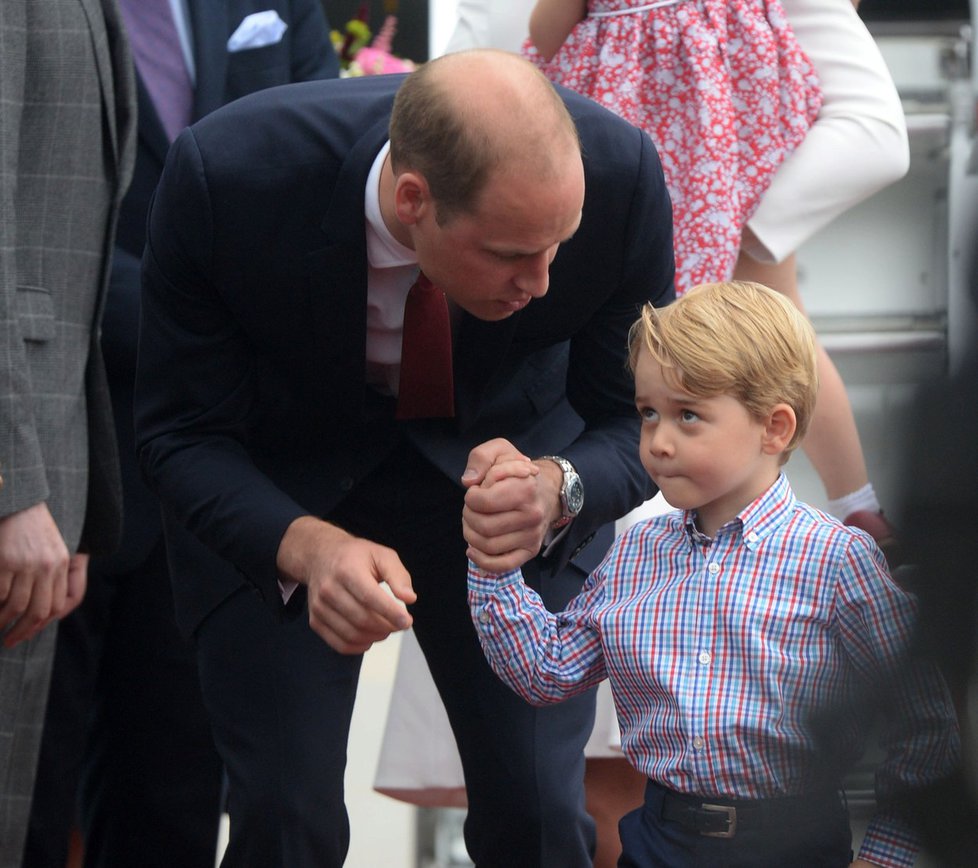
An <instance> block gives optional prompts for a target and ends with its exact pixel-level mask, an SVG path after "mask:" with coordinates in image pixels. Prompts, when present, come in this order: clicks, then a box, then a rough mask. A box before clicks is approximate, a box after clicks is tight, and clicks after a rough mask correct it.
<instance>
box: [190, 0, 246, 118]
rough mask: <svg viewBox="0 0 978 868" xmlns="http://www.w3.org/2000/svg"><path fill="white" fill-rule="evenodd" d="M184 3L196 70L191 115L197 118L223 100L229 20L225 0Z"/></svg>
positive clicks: (194, 0)
mask: <svg viewBox="0 0 978 868" xmlns="http://www.w3.org/2000/svg"><path fill="white" fill-rule="evenodd" d="M188 5H189V7H190V26H191V30H192V31H193V46H194V62H195V66H196V71H197V81H196V84H195V85H194V109H193V119H194V120H197V119H198V118H202V117H203V116H204V115H206V114H208V113H210V112H212V111H214V109H216V108H220V107H221V105H223V104H224V101H225V95H224V94H225V84H226V82H225V79H226V77H227V68H228V49H227V41H228V36H229V35H230V29H229V28H230V24H229V22H228V6H227V0H208V2H201V0H190V2H189V3H188ZM236 25H237V22H235V26H236Z"/></svg>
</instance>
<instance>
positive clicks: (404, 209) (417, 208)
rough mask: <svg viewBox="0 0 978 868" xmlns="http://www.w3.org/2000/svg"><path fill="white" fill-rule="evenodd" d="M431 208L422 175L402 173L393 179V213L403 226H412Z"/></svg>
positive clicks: (428, 192)
mask: <svg viewBox="0 0 978 868" xmlns="http://www.w3.org/2000/svg"><path fill="white" fill-rule="evenodd" d="M431 208H432V201H431V193H430V191H429V190H428V182H427V181H426V180H425V178H424V175H422V174H420V173H418V172H402V173H401V174H400V175H398V176H397V177H396V178H395V179H394V213H395V214H396V215H397V219H398V220H399V221H400V222H401V223H402V224H404V225H405V226H413V225H414V224H415V223H417V222H418V221H419V220H421V219H422V218H423V217H424V216H425V214H427V213H428V211H429V210H430V209H431Z"/></svg>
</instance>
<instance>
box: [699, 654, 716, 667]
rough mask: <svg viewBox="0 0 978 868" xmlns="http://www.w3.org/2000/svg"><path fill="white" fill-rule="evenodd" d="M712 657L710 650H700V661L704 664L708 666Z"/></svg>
mask: <svg viewBox="0 0 978 868" xmlns="http://www.w3.org/2000/svg"><path fill="white" fill-rule="evenodd" d="M712 659H713V658H712V657H711V656H710V652H709V651H700V656H699V661H700V663H702V664H703V665H704V666H706V664H707V663H709V662H710V661H711V660H712Z"/></svg>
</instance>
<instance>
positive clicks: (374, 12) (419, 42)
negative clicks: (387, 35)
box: [323, 0, 428, 63]
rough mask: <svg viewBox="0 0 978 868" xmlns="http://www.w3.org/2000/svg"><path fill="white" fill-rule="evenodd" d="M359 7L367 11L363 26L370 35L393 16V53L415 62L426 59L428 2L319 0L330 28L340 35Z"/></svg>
mask: <svg viewBox="0 0 978 868" xmlns="http://www.w3.org/2000/svg"><path fill="white" fill-rule="evenodd" d="M361 7H365V8H366V9H367V11H368V17H367V23H368V25H369V26H370V32H371V33H372V34H374V35H376V34H377V32H378V31H379V30H380V28H381V25H382V24H383V23H384V19H385V18H386V17H387V15H396V16H397V33H396V34H395V36H394V42H393V46H392V49H391V50H392V52H393V53H394V54H396V55H397V56H398V57H405V58H408V59H410V60H413V61H415V62H416V63H420V62H422V61H424V60H427V59H428V0H370V2H364V0H323V8H324V9H325V10H326V17H327V18H328V19H329V25H330V27H331V28H333V29H334V30H339V31H341V32H342V30H343V28H344V26H345V25H346V22H347V21H349V20H350V19H351V18H355V17H357V12H358V11H359V10H360V8H361Z"/></svg>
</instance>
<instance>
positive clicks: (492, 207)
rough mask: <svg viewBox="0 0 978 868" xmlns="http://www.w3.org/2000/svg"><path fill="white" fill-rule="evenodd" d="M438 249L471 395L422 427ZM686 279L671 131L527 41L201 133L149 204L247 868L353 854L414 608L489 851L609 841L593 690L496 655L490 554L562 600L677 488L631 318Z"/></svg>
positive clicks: (240, 106) (150, 424)
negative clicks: (482, 595)
mask: <svg viewBox="0 0 978 868" xmlns="http://www.w3.org/2000/svg"><path fill="white" fill-rule="evenodd" d="M419 268H420V269H421V270H422V271H423V272H424V273H425V274H426V275H427V277H428V278H429V279H430V280H431V281H432V282H433V283H434V285H435V286H436V287H438V288H439V289H440V290H442V291H443V292H444V294H445V296H446V298H447V299H448V302H449V306H450V308H451V314H452V338H453V371H454V398H455V407H454V416H452V417H451V418H423V419H414V420H410V421H399V420H397V419H396V418H395V405H396V400H397V395H396V392H397V384H398V369H399V365H400V351H401V329H402V323H403V305H404V299H405V298H406V295H407V292H408V289H409V287H410V286H411V285H412V283H413V282H414V281H415V278H416V276H417V274H418V271H419ZM672 279H673V260H672V229H671V209H670V204H669V199H668V195H667V193H666V189H665V186H664V183H663V179H662V172H661V168H660V165H659V161H658V158H657V155H656V153H655V149H654V147H653V145H652V143H651V141H650V140H649V138H648V137H647V136H645V135H644V134H643V133H641V132H640V131H639V130H637V129H635V128H634V127H632V126H630V125H628V124H626V123H625V122H623V121H621V120H620V119H618V118H616V117H615V116H613V115H612V114H611V113H609V112H607V111H605V110H603V109H601V108H600V107H598V106H596V105H595V104H594V103H591V102H590V101H588V100H586V99H584V98H581V97H578V96H575V95H573V94H570V93H569V92H563V91H562V92H561V93H560V94H558V93H557V91H555V90H554V89H553V87H552V85H551V84H550V83H549V82H547V81H546V79H545V78H543V77H542V76H541V75H539V73H538V72H537V71H536V70H535V69H534V68H533V67H532V66H531V65H530V64H528V63H526V62H525V61H523V60H522V59H520V58H518V57H517V56H515V55H512V54H507V53H503V52H495V51H476V52H463V53H459V54H452V55H447V56H445V57H442V58H439V59H437V60H433V61H430V62H429V63H427V64H425V65H423V66H422V67H420V69H419V70H417V71H415V72H414V73H411V74H410V75H409V76H407V77H403V76H375V77H369V78H359V79H348V80H342V81H336V82H313V83H307V84H297V85H290V86H288V87H284V88H275V89H272V90H269V91H264V92H263V93H261V94H256V95H254V96H251V97H248V98H246V99H244V100H240V101H238V102H237V103H235V104H234V105H231V106H228V107H225V108H223V109H220V110H218V111H216V112H214V113H213V114H212V115H210V116H209V117H207V118H205V119H204V120H202V121H200V122H199V123H197V124H195V125H194V126H193V127H191V128H190V129H189V130H186V131H184V132H183V134H181V136H180V137H179V138H178V139H177V141H176V143H175V144H174V146H173V148H172V149H171V152H170V155H169V157H168V160H167V165H166V168H165V169H164V172H163V176H162V179H161V182H160V185H159V187H158V189H157V192H156V197H155V199H154V202H153V205H152V207H151V209H150V217H149V223H148V237H147V246H146V252H145V255H144V260H143V298H142V323H141V332H140V354H139V368H138V375H137V384H136V431H137V443H138V446H139V457H140V464H141V467H142V468H143V471H144V473H145V475H146V477H147V479H148V480H149V481H150V483H151V485H152V486H153V487H154V488H155V489H156V491H157V492H158V493H159V495H160V497H161V499H162V501H163V503H164V512H165V522H166V533H167V543H168V551H169V556H170V559H171V567H172V572H173V577H174V596H175V601H176V605H177V612H178V619H179V620H180V621H181V623H182V625H183V626H184V628H185V629H186V630H187V631H188V632H192V633H193V635H194V637H195V640H196V646H197V651H198V662H199V666H200V674H201V685H202V688H203V693H204V699H205V704H206V706H207V710H208V714H209V717H210V720H211V724H212V727H213V730H214V733H215V741H216V744H217V746H218V750H219V751H220V753H221V755H222V757H223V759H224V761H225V765H226V767H227V771H228V776H229V785H230V788H229V797H228V806H229V812H230V816H231V834H230V842H229V846H228V851H227V853H226V855H225V863H224V864H225V865H228V866H232V865H233V866H238V865H241V866H259V865H260V866H287V868H302V866H310V868H311V866H315V868H324V866H339V865H341V864H342V862H343V860H344V858H345V855H346V852H347V847H348V843H349V826H348V821H347V817H346V812H345V807H344V804H343V773H344V765H345V761H346V744H347V736H348V732H349V726H350V718H351V713H352V708H353V701H354V697H355V692H356V686H357V677H358V673H359V668H360V662H361V657H362V654H363V652H364V651H366V650H367V649H368V648H369V647H370V646H371V644H372V643H374V642H377V641H381V640H382V639H384V638H385V637H386V636H388V635H389V634H390V633H391V632H394V631H396V630H400V629H403V628H405V627H407V626H408V625H411V624H413V626H414V628H415V632H416V634H417V637H418V641H419V643H420V645H421V647H422V649H423V650H424V652H425V655H426V658H427V660H428V664H429V666H430V668H431V671H432V674H433V676H434V679H435V683H436V684H437V685H438V688H439V690H440V692H441V694H442V697H443V699H444V700H445V705H446V708H447V711H448V715H449V719H450V721H451V723H452V728H453V731H454V734H455V737H456V740H457V742H458V746H459V751H460V755H461V758H462V764H463V768H464V771H465V779H466V787H467V791H468V800H469V812H468V817H467V820H466V826H465V837H466V843H467V846H468V848H469V852H470V854H471V855H472V858H473V860H474V861H475V863H476V865H478V866H480V868H491V866H500V868H503V866H505V868H518V866H536V868H554V866H560V868H573V866H585V865H589V864H590V858H589V852H588V851H589V847H590V846H591V834H590V831H589V828H588V820H587V817H586V814H585V813H584V809H583V801H584V800H583V786H582V779H583V755H582V747H583V744H584V742H585V741H586V739H587V736H588V734H589V732H590V724H591V716H593V705H591V706H589V705H588V704H587V703H584V704H581V705H579V706H578V707H574V706H568V707H562V708H561V709H560V711H561V714H558V715H552V714H549V712H551V711H553V709H547V710H546V713H545V712H544V711H543V710H539V709H534V708H532V707H530V706H528V705H526V704H525V703H523V702H522V701H521V700H519V699H518V698H517V697H516V696H515V694H513V693H512V692H510V691H509V690H508V689H507V688H505V687H504V686H503V685H502V684H501V682H499V681H498V680H497V679H496V678H495V677H494V676H493V674H492V672H491V671H490V670H489V668H488V665H487V664H486V661H485V659H484V657H483V655H482V653H481V650H480V649H479V645H478V642H477V639H476V636H475V631H474V629H473V627H472V624H471V622H470V620H469V614H468V611H467V606H466V598H465V595H466V590H465V565H466V551H467V547H468V546H471V547H473V548H474V549H477V550H478V551H479V552H481V553H482V555H483V556H484V558H490V559H493V560H492V562H494V563H496V564H498V565H499V566H500V567H503V566H505V565H507V564H515V563H525V566H524V570H525V571H526V573H527V574H528V575H529V576H530V577H531V578H530V581H531V582H533V583H534V584H535V586H536V587H538V588H540V589H541V590H542V592H543V593H544V594H545V595H546V597H547V599H548V603H549V604H551V605H560V604H561V602H562V600H566V599H567V598H569V597H570V596H572V595H573V594H574V593H576V591H577V590H579V583H580V578H581V574H580V573H577V578H576V579H574V580H570V579H568V572H567V571H566V570H564V569H563V567H564V566H565V565H566V564H567V563H568V561H569V560H570V559H571V558H575V557H576V558H583V557H587V555H588V553H589V551H590V552H593V553H594V556H597V557H599V556H600V555H601V554H602V551H601V550H600V546H599V544H597V543H594V542H592V543H591V545H588V542H589V541H590V540H592V538H593V537H594V535H595V533H596V532H597V531H598V529H599V528H601V527H603V526H605V525H607V524H608V523H610V522H611V521H613V519H615V517H617V516H619V515H622V514H624V513H625V512H627V511H628V510H629V509H630V508H632V507H634V506H635V505H637V504H638V503H639V502H641V501H642V500H643V499H644V498H646V497H647V496H649V495H650V494H651V492H650V491H649V489H648V481H647V478H646V477H645V474H644V473H643V472H642V467H641V464H640V462H639V458H638V451H637V450H638V434H639V426H638V419H637V416H636V413H635V408H634V406H633V399H632V384H631V382H630V379H629V376H628V373H627V370H626V367H625V348H626V336H627V331H628V328H629V326H630V324H631V323H632V322H633V321H634V320H635V318H636V316H637V311H638V307H639V305H641V304H642V303H644V302H646V301H652V302H653V303H656V304H663V303H666V302H668V301H669V300H670V299H671V298H672V294H673V288H672ZM530 459H533V462H534V465H535V472H531V473H526V474H524V475H523V476H522V478H513V479H509V480H506V481H505V482H499V483H496V484H491V483H492V482H493V480H494V478H495V477H494V473H493V465H495V464H496V463H498V462H502V461H529V460H530ZM580 486H583V494H584V498H583V507H582V505H581V503H580V499H579V495H580ZM463 507H464V514H463ZM463 533H464V537H463Z"/></svg>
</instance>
